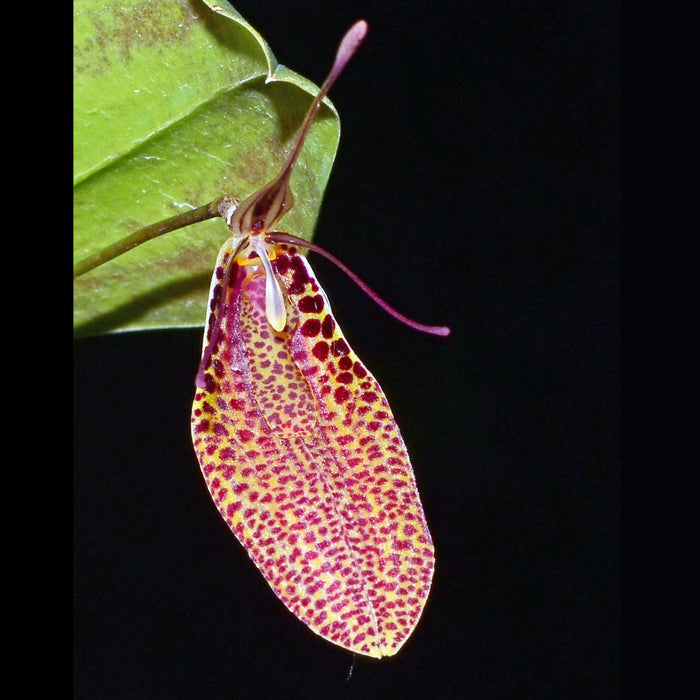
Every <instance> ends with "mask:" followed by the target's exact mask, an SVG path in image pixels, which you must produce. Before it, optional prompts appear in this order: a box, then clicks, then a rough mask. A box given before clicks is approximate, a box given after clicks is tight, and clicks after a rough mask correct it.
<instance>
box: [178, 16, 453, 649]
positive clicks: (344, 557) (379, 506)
mask: <svg viewBox="0 0 700 700" xmlns="http://www.w3.org/2000/svg"><path fill="white" fill-rule="evenodd" d="M366 32H367V25H366V23H365V22H364V21H360V22H358V23H356V24H355V25H353V27H352V28H351V29H350V30H349V32H348V33H347V34H346V37H345V38H344V39H343V41H342V42H341V46H340V48H339V50H338V54H337V56H336V63H335V64H334V66H333V68H332V70H331V73H330V74H329V76H328V78H327V79H326V81H325V82H324V84H323V86H322V88H321V90H320V91H319V93H318V95H317V96H316V97H315V99H314V101H313V103H312V105H311V107H310V108H309V111H308V112H307V115H306V117H305V120H304V123H303V124H302V127H301V129H300V131H299V134H298V135H297V139H296V142H295V144H294V147H293V150H292V152H291V154H290V156H289V158H288V159H287V162H286V163H285V165H284V167H283V168H282V171H281V172H280V174H279V175H278V176H277V177H276V178H275V179H274V180H272V181H271V182H270V183H268V184H267V185H266V186H265V187H263V188H262V189H261V190H259V191H258V192H257V193H255V194H253V195H251V196H250V197H249V198H248V199H246V200H245V201H244V202H243V203H241V204H240V206H236V205H234V204H232V203H231V202H229V201H228V200H226V201H225V203H224V204H223V205H222V206H223V207H224V211H223V212H222V216H224V219H225V220H226V222H227V223H228V224H229V228H230V229H231V233H232V235H231V237H230V238H229V239H228V240H227V241H226V242H225V243H224V244H223V246H222V247H221V250H220V251H219V254H218V257H217V260H216V264H215V267H214V274H213V276H212V281H211V285H210V295H209V305H208V308H207V318H206V322H205V332H204V339H203V346H202V359H201V362H200V366H199V371H198V373H197V380H196V391H195V397H194V403H193V406H192V419H191V428H192V440H193V444H194V449H195V452H196V454H197V458H198V461H199V464H200V467H201V470H202V474H203V476H204V479H205V481H206V484H207V487H208V489H209V492H210V494H211V497H212V499H213V500H214V503H215V504H216V507H217V508H218V510H219V513H220V514H221V516H222V517H223V519H224V520H225V521H226V523H227V524H228V526H229V528H230V529H231V531H232V532H233V533H234V535H235V536H236V537H237V539H238V540H239V542H240V543H241V544H242V545H243V547H245V549H246V551H247V552H248V554H249V555H250V557H251V559H252V560H253V562H254V563H255V565H256V566H257V567H258V569H259V570H260V572H261V573H262V574H263V576H264V577H265V579H266V580H267V582H268V583H269V585H270V586H271V588H272V589H273V591H274V592H275V593H276V594H277V596H278V597H279V598H280V600H282V602H283V603H284V604H285V605H286V606H287V608H289V610H290V611H291V612H292V613H294V615H296V616H297V618H299V620H301V621H302V622H304V623H305V624H306V625H307V626H308V627H309V628H310V629H312V630H313V631H314V632H316V633H317V634H319V635H320V636H321V637H323V638H325V639H327V640H329V641H330V642H333V643H334V644H337V645H339V646H341V647H343V648H344V649H347V650H348V651H352V652H355V653H358V654H363V655H366V656H371V657H375V658H381V657H383V656H391V655H392V654H395V653H396V652H397V651H398V650H399V649H400V648H401V647H402V645H403V644H404V643H405V642H406V640H407V639H408V638H409V636H410V635H411V633H412V632H413V630H414V628H415V626H416V625H417V623H418V620H419V619H420V617H421V614H422V612H423V609H424V607H425V603H426V600H427V598H428V594H429V592H430V586H431V582H432V578H433V571H434V568H435V552H434V548H433V543H432V538H431V536H430V531H429V530H428V525H427V523H426V519H425V515H424V512H423V506H422V504H421V501H420V497H419V495H418V489H417V487H416V480H415V476H414V474H413V468H412V466H411V462H410V458H409V456H408V453H407V451H406V445H405V444H404V441H403V439H402V437H401V433H400V430H399V427H398V425H397V424H396V420H395V419H394V416H393V414H392V412H391V408H390V407H389V404H388V402H387V400H386V397H385V396H384V392H383V391H382V388H381V387H380V386H379V383H378V382H377V380H376V379H375V378H374V377H373V376H372V374H371V373H370V372H369V370H368V369H367V368H366V367H365V365H364V364H363V363H362V361H361V360H360V359H359V357H358V356H357V355H356V354H355V353H354V352H353V350H352V348H351V347H350V345H349V344H348V342H347V340H346V339H345V337H344V336H343V334H342V331H341V330H340V328H339V326H338V324H337V322H336V320H335V318H334V316H333V312H332V310H331V307H330V303H329V301H328V297H327V296H326V294H325V292H324V291H323V289H322V288H321V285H320V284H319V282H318V280H317V279H316V276H315V274H314V272H313V270H312V269H311V267H310V265H309V263H308V261H307V260H306V258H305V257H304V256H303V255H301V253H300V247H305V248H308V249H311V250H315V251H318V252H320V253H321V254H323V255H325V256H326V257H328V258H330V259H331V260H332V261H333V262H335V263H336V264H337V265H339V266H340V267H341V268H342V269H343V270H345V271H346V272H347V273H348V274H349V275H350V276H351V277H352V278H353V279H354V280H355V281H356V282H357V283H358V284H359V285H360V286H361V287H362V288H363V289H364V290H365V291H367V293H368V294H369V295H370V296H371V297H372V298H373V299H374V300H375V301H376V302H377V303H379V304H380V305H381V306H383V307H384V308H385V309H387V311H389V313H391V314H392V315H394V316H395V317H396V318H398V319H399V320H401V321H403V322H405V323H408V325H411V326H412V327H413V328H415V329H417V330H422V331H425V332H428V333H433V334H435V335H447V334H448V333H449V329H447V328H445V327H443V326H424V325H422V324H419V323H416V322H414V321H411V320H410V319H407V318H406V317H405V316H402V315H401V314H399V313H398V312H397V311H395V310H393V309H391V307H389V306H388V304H386V302H384V301H383V300H381V299H379V297H378V296H377V295H376V294H374V292H372V291H371V290H370V289H369V288H368V287H367V285H365V283H364V282H362V280H360V279H359V278H358V277H357V276H356V275H354V273H352V272H351V271H349V270H348V269H347V268H346V267H345V266H344V265H343V264H342V263H340V261H338V260H337V259H335V258H334V257H333V256H332V255H330V253H327V252H326V251H324V250H322V249H320V248H319V247H318V246H315V245H313V244H310V243H307V242H306V241H303V240H301V239H298V238H295V237H294V236H290V235H289V234H286V233H282V232H279V231H270V230H269V228H270V227H271V226H273V225H274V224H276V223H277V222H278V220H279V219H280V218H281V217H282V215H283V214H284V213H285V212H286V211H288V210H289V208H291V206H292V204H293V196H292V193H291V190H290V188H289V181H290V176H291V172H292V169H293V167H294V163H295V162H296V159H297V157H298V155H299V153H300V151H301V147H302V145H303V142H304V139H305V137H306V134H307V133H308V130H309V128H310V125H311V122H312V120H313V118H314V115H315V114H316V111H317V110H318V106H319V105H320V102H321V100H322V99H323V96H324V95H325V94H326V93H327V91H328V89H329V88H330V86H331V85H332V84H333V82H334V81H335V79H336V78H337V76H338V74H339V73H340V71H341V70H342V68H343V67H344V66H345V65H346V64H347V62H348V61H349V59H350V57H351V56H352V54H353V53H354V51H355V50H356V49H357V47H358V46H359V44H360V43H361V41H362V39H363V38H364V36H365V34H366Z"/></svg>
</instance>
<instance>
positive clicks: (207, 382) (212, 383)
mask: <svg viewBox="0 0 700 700" xmlns="http://www.w3.org/2000/svg"><path fill="white" fill-rule="evenodd" d="M216 387H217V383H216V380H215V379H214V377H212V376H211V374H209V373H208V372H207V374H205V375H204V389H205V390H206V391H208V392H209V393H210V394H212V393H214V392H215V391H216Z"/></svg>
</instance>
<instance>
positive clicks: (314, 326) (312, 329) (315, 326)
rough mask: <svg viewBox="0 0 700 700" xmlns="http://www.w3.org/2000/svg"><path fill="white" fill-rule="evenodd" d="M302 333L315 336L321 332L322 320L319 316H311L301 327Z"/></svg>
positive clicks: (308, 336)
mask: <svg viewBox="0 0 700 700" xmlns="http://www.w3.org/2000/svg"><path fill="white" fill-rule="evenodd" d="M300 330H301V334H302V335H303V336H306V337H307V338H315V337H316V336H317V335H318V334H319V333H320V332H321V322H320V321H319V320H318V319H317V318H310V319H309V320H308V321H305V322H304V325H303V326H302V327H301V329H300Z"/></svg>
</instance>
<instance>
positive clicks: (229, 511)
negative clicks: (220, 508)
mask: <svg viewBox="0 0 700 700" xmlns="http://www.w3.org/2000/svg"><path fill="white" fill-rule="evenodd" d="M240 509H241V502H240V501H236V502H235V503H229V504H228V505H227V506H226V515H228V516H229V518H232V517H233V516H234V514H235V513H236V511H237V510H240Z"/></svg>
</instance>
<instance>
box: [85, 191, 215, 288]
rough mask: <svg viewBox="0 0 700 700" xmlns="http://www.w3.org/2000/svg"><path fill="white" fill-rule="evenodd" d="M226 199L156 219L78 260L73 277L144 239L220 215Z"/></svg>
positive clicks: (138, 243)
mask: <svg viewBox="0 0 700 700" xmlns="http://www.w3.org/2000/svg"><path fill="white" fill-rule="evenodd" d="M224 199H226V198H225V197H218V198H217V199H214V200H212V201H211V202H209V204H204V205H203V206H201V207H197V208H196V209H192V210H191V211H187V212H184V213H182V214H176V215H175V216H171V217H170V218H169V219H163V221H158V222H156V223H155V224H149V225H148V226H144V227H143V228H140V229H139V230H138V231H134V232H133V233H131V234H129V235H128V236H126V238H122V239H121V240H119V241H117V242H116V243H113V244H112V245H110V246H107V247H106V248H104V249H102V250H101V251H99V252H98V253H95V254H94V255H91V256H89V257H87V258H85V260H82V261H81V262H79V263H78V264H77V265H76V266H75V267H74V268H73V279H75V278H76V277H80V275H84V274H85V273H86V272H89V271H90V270H93V269H95V268H96V267H98V266H99V265H102V264H104V263H106V262H107V261H109V260H112V259H113V258H116V257H118V256H119V255H122V254H123V253H126V252H128V251H129V250H131V249H132V248H135V247H136V246H138V245H141V244H142V243H145V242H146V241H150V240H151V239H152V238H156V237H158V236H160V235H162V234H163V233H169V232H170V231H175V230H176V229H178V228H183V227H184V226H189V225H190V224H196V223H199V222H200V221H206V220H207V219H213V218H214V217H217V216H221V213H220V212H219V205H220V204H221V202H222V201H223V200H224Z"/></svg>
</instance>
